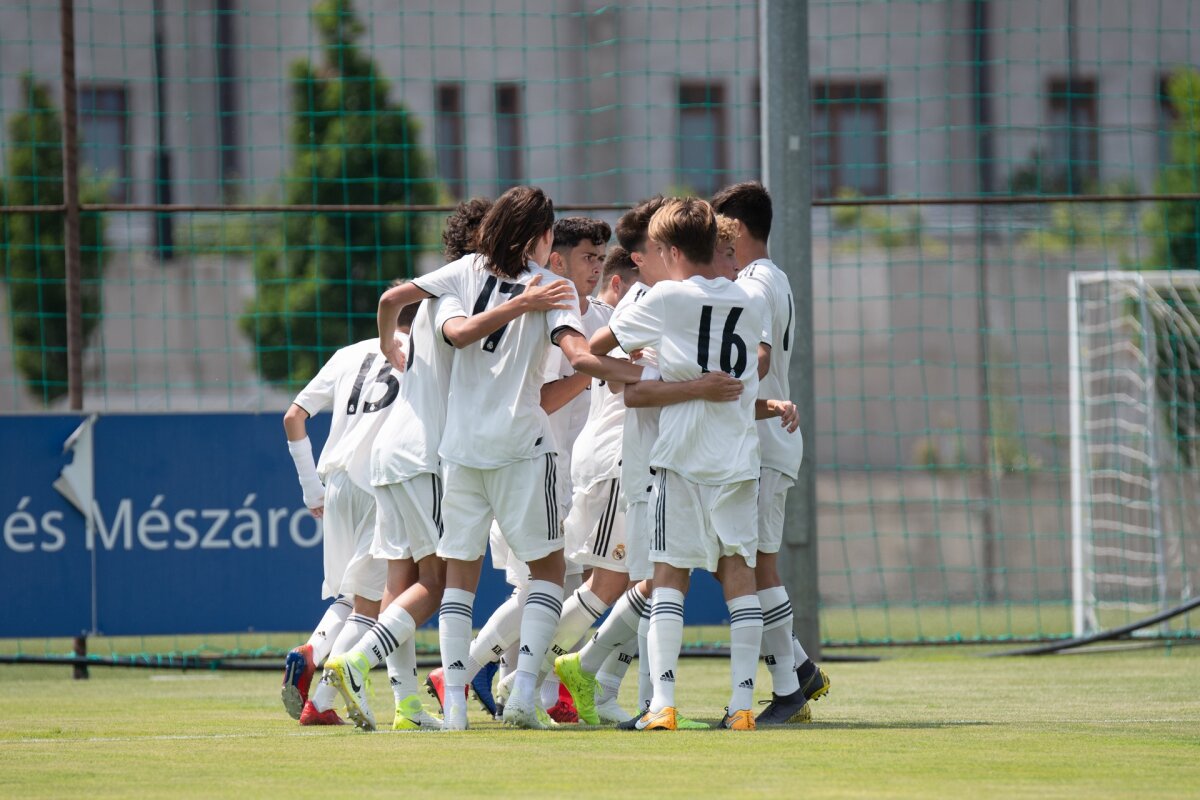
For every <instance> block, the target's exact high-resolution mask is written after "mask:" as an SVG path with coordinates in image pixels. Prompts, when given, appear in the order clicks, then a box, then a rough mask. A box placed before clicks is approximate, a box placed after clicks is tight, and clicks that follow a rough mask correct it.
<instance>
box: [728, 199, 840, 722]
mask: <svg viewBox="0 0 1200 800" xmlns="http://www.w3.org/2000/svg"><path fill="white" fill-rule="evenodd" d="M712 204H713V208H714V209H715V210H716V211H717V212H718V213H719V214H721V215H723V216H726V217H728V218H731V219H733V220H735V221H736V222H737V226H738V231H737V236H736V237H735V238H734V240H733V248H734V260H735V261H736V262H737V265H738V270H739V272H738V276H737V285H738V286H740V287H742V288H743V289H745V290H746V292H747V293H749V294H750V295H752V296H754V297H757V298H759V299H760V300H761V301H762V303H763V307H764V308H765V310H766V313H767V316H768V322H767V324H768V326H769V327H770V330H771V336H772V339H773V340H774V341H775V343H776V348H777V349H776V351H775V352H774V353H773V354H772V356H773V357H772V358H771V361H770V366H769V368H768V371H767V374H766V376H765V377H764V378H763V380H762V381H761V382H760V383H759V393H758V396H759V397H760V398H766V397H781V398H787V397H788V396H789V392H790V386H789V380H788V367H789V364H788V359H789V350H790V348H791V344H792V341H793V337H794V331H793V329H792V320H793V316H794V308H795V306H794V303H793V301H792V289H791V286H790V284H789V283H788V278H787V275H786V274H785V273H784V272H783V270H781V269H780V268H779V267H778V266H776V265H775V263H774V262H773V261H772V260H771V259H770V257H769V256H768V254H767V238H768V237H769V236H770V233H771V218H772V208H771V196H770V194H768V193H767V190H766V187H764V186H763V185H762V184H761V183H758V182H756V181H749V182H746V183H739V184H735V185H733V186H729V187H727V188H725V189H723V190H721V191H720V192H718V193H717V195H716V196H715V197H713V201H712ZM758 437H759V443H760V446H761V451H762V472H761V474H760V476H759V491H758V553H757V556H756V564H755V567H754V573H755V581H756V584H757V586H758V598H759V601H760V602H761V604H762V610H763V646H762V655H763V660H764V661H765V662H766V664H767V670H768V671H769V672H770V674H771V682H772V684H773V686H772V698H771V703H770V704H769V705H768V706H767V708H766V709H765V710H764V711H763V712H762V713H761V714H760V715H759V717H758V720H757V722H758V724H760V725H779V724H783V723H786V722H803V721H807V720H808V718H810V716H811V715H810V714H809V713H808V711H807V708H805V704H806V703H807V702H808V701H809V700H815V699H817V698H819V697H821V696H822V695H823V694H825V693H826V692H827V691H828V690H829V677H828V676H827V675H826V674H825V671H824V670H822V669H820V668H819V667H818V666H817V665H816V664H814V663H813V661H812V660H811V659H810V658H809V657H808V654H807V653H805V652H804V648H803V647H802V646H801V645H800V642H799V641H798V640H797V639H796V638H795V636H794V635H793V634H792V604H791V600H790V599H789V598H788V594H787V590H786V589H785V588H784V586H783V580H782V579H781V578H780V576H779V566H778V554H779V549H780V546H781V545H782V542H783V524H784V505H785V502H786V500H787V492H788V489H789V488H791V486H792V485H793V484H794V483H795V480H796V475H797V473H798V472H799V470H800V462H801V460H802V459H803V457H804V439H803V436H802V435H801V434H800V433H797V434H789V433H787V432H786V431H784V430H783V429H781V428H780V427H779V426H778V425H776V424H774V423H773V422H769V421H760V422H759V423H758Z"/></svg>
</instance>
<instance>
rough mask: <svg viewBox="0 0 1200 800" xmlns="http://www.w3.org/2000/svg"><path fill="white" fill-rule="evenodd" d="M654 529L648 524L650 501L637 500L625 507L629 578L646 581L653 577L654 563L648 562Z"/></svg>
mask: <svg viewBox="0 0 1200 800" xmlns="http://www.w3.org/2000/svg"><path fill="white" fill-rule="evenodd" d="M653 533H654V529H653V528H652V527H651V525H650V503H649V502H647V501H645V500H637V501H635V502H632V503H630V504H629V507H628V508H626V509H625V550H626V554H625V568H626V569H627V570H629V580H631V581H648V580H650V579H652V578H653V577H654V565H653V564H652V563H650V539H651V537H652V535H653Z"/></svg>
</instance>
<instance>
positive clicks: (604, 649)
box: [579, 587, 650, 675]
mask: <svg viewBox="0 0 1200 800" xmlns="http://www.w3.org/2000/svg"><path fill="white" fill-rule="evenodd" d="M643 613H646V614H649V613H650V600H649V598H646V597H642V594H641V592H639V591H638V590H637V588H636V587H630V588H629V589H628V590H627V591H626V592H625V593H624V594H623V595H621V596H620V597H619V598H617V602H615V603H613V607H612V613H611V614H609V615H608V618H607V619H605V620H604V624H603V625H601V626H600V629H599V630H597V631H596V635H595V636H593V637H592V639H591V641H589V642H588V643H587V644H585V645H584V646H583V649H582V650H580V651H579V666H580V667H582V668H583V669H584V670H585V671H587V672H590V673H592V674H593V675H595V674H597V673H598V672H599V671H600V666H601V665H602V664H603V663H604V662H605V660H606V659H607V658H608V657H609V654H611V653H612V652H613V651H614V650H616V649H617V648H619V647H621V646H622V645H624V644H626V643H627V642H629V641H630V640H636V639H637V635H638V624H639V623H640V622H641V621H642V614H643Z"/></svg>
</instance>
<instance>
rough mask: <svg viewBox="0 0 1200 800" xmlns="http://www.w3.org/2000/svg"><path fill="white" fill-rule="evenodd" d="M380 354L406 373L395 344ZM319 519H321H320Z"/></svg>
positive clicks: (401, 356)
mask: <svg viewBox="0 0 1200 800" xmlns="http://www.w3.org/2000/svg"><path fill="white" fill-rule="evenodd" d="M380 352H382V353H383V357H384V358H386V359H387V360H388V363H389V364H391V365H392V366H393V367H394V368H395V369H396V371H397V372H404V366H405V362H406V359H405V357H404V351H403V350H401V349H400V348H399V347H396V346H395V345H394V344H393V345H392V349H391V350H383V349H382V348H381V349H380ZM317 519H320V517H318V518H317Z"/></svg>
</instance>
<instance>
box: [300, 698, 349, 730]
mask: <svg viewBox="0 0 1200 800" xmlns="http://www.w3.org/2000/svg"><path fill="white" fill-rule="evenodd" d="M300 724H301V725H345V724H346V723H345V722H344V721H343V720H342V718H341V717H339V716H338V715H337V712H336V711H334V710H333V709H332V708H331V709H329V710H328V711H317V707H316V706H314V705H313V704H312V700H305V701H304V710H303V711H301V712H300Z"/></svg>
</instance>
